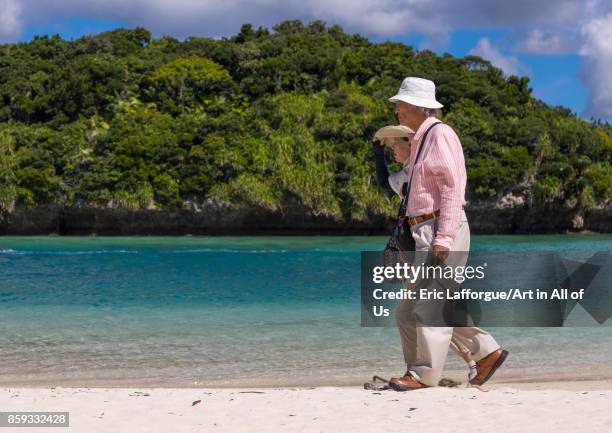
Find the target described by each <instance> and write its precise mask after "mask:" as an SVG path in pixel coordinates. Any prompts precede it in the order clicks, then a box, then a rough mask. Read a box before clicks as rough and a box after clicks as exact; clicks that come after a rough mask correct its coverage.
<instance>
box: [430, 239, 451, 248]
mask: <svg viewBox="0 0 612 433" xmlns="http://www.w3.org/2000/svg"><path fill="white" fill-rule="evenodd" d="M433 244H434V245H440V246H441V247H446V248H448V249H449V250H450V247H451V245H452V244H453V238H452V237H450V236H437V237H436V238H435V239H434V241H433Z"/></svg>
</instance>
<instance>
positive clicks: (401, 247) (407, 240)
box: [383, 122, 442, 265]
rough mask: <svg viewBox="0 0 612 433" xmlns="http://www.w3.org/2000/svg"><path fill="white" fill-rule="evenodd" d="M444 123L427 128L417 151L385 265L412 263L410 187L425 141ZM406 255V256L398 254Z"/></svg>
mask: <svg viewBox="0 0 612 433" xmlns="http://www.w3.org/2000/svg"><path fill="white" fill-rule="evenodd" d="M441 123H442V122H436V123H434V124H433V125H431V126H430V127H429V128H427V131H425V134H423V137H422V138H421V143H420V145H419V150H418V151H417V156H416V158H415V159H414V165H413V166H412V170H411V171H410V179H408V182H404V184H403V185H402V195H403V197H402V200H401V201H400V205H399V211H398V214H397V223H396V224H395V227H394V228H393V231H392V232H391V236H389V240H388V241H387V246H386V247H385V249H384V251H383V262H384V264H385V265H393V264H394V263H397V262H398V260H401V261H405V262H411V261H412V257H414V253H413V251H414V249H415V247H416V245H415V243H414V238H413V237H412V232H411V231H410V226H409V225H408V223H407V221H406V219H407V218H406V209H407V207H408V196H409V195H410V185H411V183H412V175H413V174H414V170H415V169H416V165H417V163H418V162H419V157H420V156H421V151H422V150H423V147H425V139H426V138H427V134H429V131H431V128H433V127H434V126H436V125H439V124H441ZM398 253H404V254H401V255H400V254H398Z"/></svg>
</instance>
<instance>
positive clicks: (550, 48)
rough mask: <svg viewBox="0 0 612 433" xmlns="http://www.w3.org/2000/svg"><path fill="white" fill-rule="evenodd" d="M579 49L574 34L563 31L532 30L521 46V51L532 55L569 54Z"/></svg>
mask: <svg viewBox="0 0 612 433" xmlns="http://www.w3.org/2000/svg"><path fill="white" fill-rule="evenodd" d="M577 48H578V45H577V42H576V40H575V36H574V34H568V33H567V32H565V33H562V32H561V31H554V30H549V31H544V30H541V29H535V30H532V31H531V32H530V33H529V35H528V36H527V38H526V39H525V40H524V41H523V42H521V43H520V44H519V49H520V50H521V51H523V52H525V53H530V54H568V53H575V52H576V50H577Z"/></svg>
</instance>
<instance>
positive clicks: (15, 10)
mask: <svg viewBox="0 0 612 433" xmlns="http://www.w3.org/2000/svg"><path fill="white" fill-rule="evenodd" d="M20 13H21V5H20V4H19V2H18V1H17V0H0V42H2V41H12V40H14V39H15V38H17V37H18V36H19V35H20V34H21V19H20Z"/></svg>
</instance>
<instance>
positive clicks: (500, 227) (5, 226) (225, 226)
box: [0, 201, 612, 236]
mask: <svg viewBox="0 0 612 433" xmlns="http://www.w3.org/2000/svg"><path fill="white" fill-rule="evenodd" d="M466 212H467V214H468V219H469V221H470V228H471V231H472V233H474V234H529V233H532V234H535V233H567V232H584V231H591V232H598V233H610V232H612V206H608V207H602V208H598V209H591V210H589V211H585V212H579V213H577V212H576V211H574V210H570V209H559V208H551V209H536V208H529V207H528V206H524V205H512V206H499V204H497V205H493V206H492V205H490V204H489V205H480V206H479V205H472V206H468V207H467V208H466ZM393 223H394V221H393V219H392V218H388V217H386V216H384V215H373V216H370V217H368V218H367V219H366V220H364V221H337V220H335V219H331V218H326V217H322V216H316V215H313V214H311V213H310V212H308V211H307V210H305V209H304V208H303V207H301V206H299V205H293V206H291V205H288V206H285V207H283V208H282V209H281V210H277V211H271V210H267V209H263V208H260V207H256V206H253V207H247V206H240V207H235V206H233V207H232V206H229V205H224V204H222V203H218V202H212V201H207V202H205V203H201V204H199V205H197V206H196V205H193V204H191V205H190V206H186V208H184V209H175V210H157V209H150V210H129V209H120V208H115V209H111V208H94V207H69V208H63V207H59V206H45V207H34V208H16V209H13V210H12V211H11V212H10V213H5V214H4V215H3V216H2V219H1V220H0V235H81V236H86V235H99V236H128V235H134V236H147V235H162V236H164V235H168V236H170V235H173V236H180V235H385V234H388V233H389V231H390V229H391V227H392V225H393Z"/></svg>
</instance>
